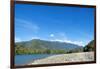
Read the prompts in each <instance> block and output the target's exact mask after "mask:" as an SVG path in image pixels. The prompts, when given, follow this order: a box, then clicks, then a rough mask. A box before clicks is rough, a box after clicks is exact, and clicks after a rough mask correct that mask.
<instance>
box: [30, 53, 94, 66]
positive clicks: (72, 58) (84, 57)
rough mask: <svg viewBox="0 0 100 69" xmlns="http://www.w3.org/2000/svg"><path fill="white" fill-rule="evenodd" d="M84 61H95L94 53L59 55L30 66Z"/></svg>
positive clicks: (34, 62) (35, 61)
mask: <svg viewBox="0 0 100 69" xmlns="http://www.w3.org/2000/svg"><path fill="white" fill-rule="evenodd" d="M82 61H94V52H82V53H71V54H58V55H53V56H49V57H46V58H43V59H38V60H34V61H33V62H32V63H30V64H29V65H35V64H51V63H68V62H82Z"/></svg>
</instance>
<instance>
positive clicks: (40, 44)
mask: <svg viewBox="0 0 100 69" xmlns="http://www.w3.org/2000/svg"><path fill="white" fill-rule="evenodd" d="M16 44H19V45H22V46H24V47H32V48H34V49H38V48H40V49H44V48H47V49H74V48H81V47H82V46H79V45H76V44H72V43H65V42H59V41H46V40H40V39H33V40H30V41H24V42H16Z"/></svg>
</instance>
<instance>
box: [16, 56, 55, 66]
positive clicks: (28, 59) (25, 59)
mask: <svg viewBox="0 0 100 69" xmlns="http://www.w3.org/2000/svg"><path fill="white" fill-rule="evenodd" d="M52 55H54V54H33V55H16V56H15V65H21V64H28V63H30V62H32V61H34V60H36V59H41V58H45V57H49V56H52Z"/></svg>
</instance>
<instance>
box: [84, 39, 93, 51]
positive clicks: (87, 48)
mask: <svg viewBox="0 0 100 69" xmlns="http://www.w3.org/2000/svg"><path fill="white" fill-rule="evenodd" d="M94 49H95V48H94V40H92V41H90V42H89V43H88V44H87V45H86V46H85V47H84V51H86V52H87V51H94Z"/></svg>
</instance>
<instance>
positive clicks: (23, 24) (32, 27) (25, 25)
mask: <svg viewBox="0 0 100 69" xmlns="http://www.w3.org/2000/svg"><path fill="white" fill-rule="evenodd" d="M15 20H16V21H17V22H19V23H17V22H16V23H15V24H16V25H15V26H17V28H18V27H19V28H22V29H23V30H25V31H26V30H28V31H31V32H34V33H37V32H38V30H39V29H40V28H39V26H38V25H37V24H35V23H33V22H32V21H27V20H24V19H18V18H15Z"/></svg>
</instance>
